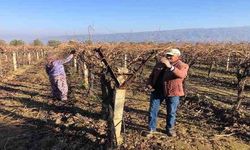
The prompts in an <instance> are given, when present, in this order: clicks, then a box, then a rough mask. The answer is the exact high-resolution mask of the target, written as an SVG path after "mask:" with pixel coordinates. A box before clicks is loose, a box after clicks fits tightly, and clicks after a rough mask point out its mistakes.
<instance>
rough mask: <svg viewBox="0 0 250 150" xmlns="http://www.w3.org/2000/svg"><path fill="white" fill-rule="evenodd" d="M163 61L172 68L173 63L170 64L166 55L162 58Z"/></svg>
mask: <svg viewBox="0 0 250 150" xmlns="http://www.w3.org/2000/svg"><path fill="white" fill-rule="evenodd" d="M161 62H162V63H163V64H165V65H166V67H167V68H171V67H172V65H171V64H170V62H169V60H168V59H167V58H166V57H162V58H161Z"/></svg>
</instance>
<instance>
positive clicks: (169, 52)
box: [166, 48, 181, 56]
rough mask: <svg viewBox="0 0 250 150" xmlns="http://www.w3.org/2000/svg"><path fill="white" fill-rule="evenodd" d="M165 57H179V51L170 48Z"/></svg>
mask: <svg viewBox="0 0 250 150" xmlns="http://www.w3.org/2000/svg"><path fill="white" fill-rule="evenodd" d="M166 55H176V56H181V52H180V50H179V49H176V48H172V49H170V50H169V51H168V52H167V53H166Z"/></svg>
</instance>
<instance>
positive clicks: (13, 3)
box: [0, 0, 250, 36]
mask: <svg viewBox="0 0 250 150" xmlns="http://www.w3.org/2000/svg"><path fill="white" fill-rule="evenodd" d="M89 25H92V26H93V27H94V29H95V31H94V32H95V33H120V32H138V31H155V30H169V29H180V28H211V27H232V26H248V25H250V0H238V1H236V0H102V1H101V0H81V1H80V0H0V35H3V34H8V35H22V34H26V35H42V36H44V35H45V36H47V35H72V34H73V35H74V34H86V33H87V28H88V26H89Z"/></svg>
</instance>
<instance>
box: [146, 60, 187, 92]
mask: <svg viewBox="0 0 250 150" xmlns="http://www.w3.org/2000/svg"><path fill="white" fill-rule="evenodd" d="M173 66H174V67H175V69H174V70H173V71H170V69H166V70H165V71H164V75H163V81H164V83H163V87H162V88H163V89H164V90H163V91H164V93H163V94H164V96H184V95H185V94H184V89H183V81H184V79H185V78H186V76H187V72H188V68H189V66H188V64H185V63H184V62H182V61H181V60H178V61H177V62H176V63H174V64H173ZM163 69H164V64H162V63H157V64H156V65H155V67H154V69H153V71H152V73H151V74H150V76H149V80H148V84H149V85H151V86H152V87H154V86H155V83H156V81H157V79H158V77H159V74H160V72H161V71H162V70H163Z"/></svg>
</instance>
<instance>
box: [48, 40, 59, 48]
mask: <svg viewBox="0 0 250 150" xmlns="http://www.w3.org/2000/svg"><path fill="white" fill-rule="evenodd" d="M60 44H61V41H58V40H49V41H48V44H47V45H48V46H53V47H57V46H58V45H60Z"/></svg>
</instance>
